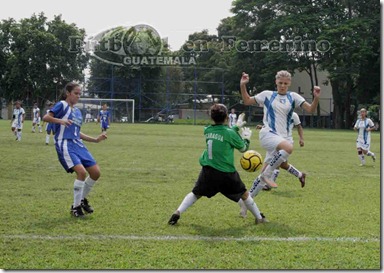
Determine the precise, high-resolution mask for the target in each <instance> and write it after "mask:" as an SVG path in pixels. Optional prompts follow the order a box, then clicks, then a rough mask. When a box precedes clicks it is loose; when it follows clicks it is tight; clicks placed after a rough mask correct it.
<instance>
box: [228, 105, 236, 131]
mask: <svg viewBox="0 0 384 273" xmlns="http://www.w3.org/2000/svg"><path fill="white" fill-rule="evenodd" d="M236 121H237V115H236V113H235V109H234V108H232V109H231V113H230V114H229V115H228V126H229V128H232V126H234V125H236Z"/></svg>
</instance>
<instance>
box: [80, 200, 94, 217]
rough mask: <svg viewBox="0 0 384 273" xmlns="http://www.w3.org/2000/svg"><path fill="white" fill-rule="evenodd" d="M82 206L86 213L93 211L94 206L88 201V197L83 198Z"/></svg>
mask: <svg viewBox="0 0 384 273" xmlns="http://www.w3.org/2000/svg"><path fill="white" fill-rule="evenodd" d="M81 207H82V208H83V210H84V211H85V212H86V213H89V214H91V213H93V208H92V207H91V205H90V204H89V203H88V200H87V198H84V199H83V200H81Z"/></svg>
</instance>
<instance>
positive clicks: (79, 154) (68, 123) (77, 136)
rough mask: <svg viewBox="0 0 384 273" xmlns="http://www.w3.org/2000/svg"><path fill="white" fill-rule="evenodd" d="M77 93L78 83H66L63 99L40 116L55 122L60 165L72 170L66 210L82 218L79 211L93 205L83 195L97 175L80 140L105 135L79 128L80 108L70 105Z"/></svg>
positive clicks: (96, 166)
mask: <svg viewBox="0 0 384 273" xmlns="http://www.w3.org/2000/svg"><path fill="white" fill-rule="evenodd" d="M80 96H81V88H80V85H78V84H76V83H68V84H67V85H66V86H65V88H64V93H63V96H62V98H63V99H64V100H61V101H59V102H58V103H56V104H55V105H54V106H53V108H52V109H51V110H50V111H49V113H48V114H46V115H45V116H44V117H43V120H44V121H46V122H49V123H55V124H56V132H55V139H56V145H55V147H56V152H57V155H58V157H59V161H60V163H61V165H62V166H63V168H64V169H65V170H66V171H67V172H68V173H73V172H75V173H76V179H75V182H74V185H73V195H74V196H73V205H72V206H71V211H70V212H71V215H73V216H74V217H84V212H83V210H84V211H85V212H86V213H93V208H92V207H91V205H90V204H89V202H88V200H87V198H86V197H87V195H88V194H89V192H90V191H91V189H92V187H93V186H94V184H95V183H96V181H97V179H99V177H100V168H99V165H98V164H97V163H96V161H95V159H94V158H93V156H92V155H91V153H90V152H89V151H88V149H87V148H86V147H85V145H84V143H83V140H85V141H89V142H96V143H99V142H100V141H102V140H104V139H106V138H107V135H106V134H104V133H103V134H101V135H99V136H98V137H97V138H94V137H90V136H88V135H86V134H83V133H82V132H81V131H80V129H81V125H82V123H83V116H82V114H81V111H80V110H79V109H78V108H76V107H74V106H75V104H76V103H77V102H78V100H79V98H80ZM87 173H88V174H89V176H88V177H86V176H87Z"/></svg>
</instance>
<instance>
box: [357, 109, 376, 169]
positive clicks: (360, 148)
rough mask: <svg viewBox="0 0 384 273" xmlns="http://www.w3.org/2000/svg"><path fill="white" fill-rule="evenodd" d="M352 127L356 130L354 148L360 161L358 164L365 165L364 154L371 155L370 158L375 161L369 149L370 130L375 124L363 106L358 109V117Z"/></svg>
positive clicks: (373, 128)
mask: <svg viewBox="0 0 384 273" xmlns="http://www.w3.org/2000/svg"><path fill="white" fill-rule="evenodd" d="M353 129H354V130H355V131H358V135H357V140H356V148H357V154H358V156H359V159H360V162H361V164H360V166H364V165H365V155H366V156H372V160H373V161H376V157H375V154H374V153H372V152H371V151H370V150H369V148H370V146H371V131H373V130H375V125H374V124H373V121H372V120H371V119H370V118H368V117H367V110H366V109H365V108H362V109H361V110H360V118H358V119H357V121H356V123H355V126H353Z"/></svg>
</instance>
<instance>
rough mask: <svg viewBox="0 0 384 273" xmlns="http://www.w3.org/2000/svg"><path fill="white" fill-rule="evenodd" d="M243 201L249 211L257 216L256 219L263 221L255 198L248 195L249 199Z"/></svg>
mask: <svg viewBox="0 0 384 273" xmlns="http://www.w3.org/2000/svg"><path fill="white" fill-rule="evenodd" d="M243 201H244V204H245V206H246V207H247V209H248V210H249V211H250V212H252V214H253V215H254V216H255V218H257V219H262V217H261V214H260V210H259V208H258V207H257V205H256V203H255V201H253V198H252V197H251V196H250V195H248V198H247V199H245V200H243Z"/></svg>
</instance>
